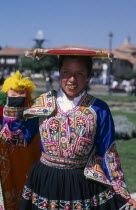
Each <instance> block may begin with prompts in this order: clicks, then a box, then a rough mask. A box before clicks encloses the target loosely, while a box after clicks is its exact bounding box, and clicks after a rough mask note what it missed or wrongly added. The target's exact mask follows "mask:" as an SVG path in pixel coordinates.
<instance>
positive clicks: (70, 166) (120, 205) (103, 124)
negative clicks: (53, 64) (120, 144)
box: [0, 48, 136, 210]
mask: <svg viewBox="0 0 136 210" xmlns="http://www.w3.org/2000/svg"><path fill="white" fill-rule="evenodd" d="M43 52H44V50H43V51H42V53H43ZM53 52H54V51H53ZM64 52H65V53H66V54H68V53H69V55H61V56H60V57H59V64H58V68H59V73H60V83H61V88H60V90H58V91H54V90H53V91H49V92H47V93H44V94H42V95H41V96H39V97H38V98H36V99H35V100H34V101H33V102H32V105H31V106H30V107H28V108H27V109H25V108H24V104H25V99H26V98H27V95H28V93H29V91H28V90H29V88H28V89H27V88H26V87H25V86H24V87H22V89H21V90H20V91H16V90H14V89H11V88H9V90H8V101H7V104H6V106H5V108H4V115H3V128H2V129H1V132H0V136H1V137H2V138H3V139H4V140H5V141H8V142H9V143H10V144H11V145H16V146H18V145H19V146H21V145H22V146H26V145H28V144H30V143H31V141H32V140H33V137H34V135H35V134H36V133H37V132H40V136H41V144H40V147H41V151H42V154H41V158H40V160H39V161H38V162H36V163H35V164H34V166H33V167H32V168H31V170H30V173H29V176H28V178H27V181H26V185H25V187H24V192H23V197H22V205H21V210H30V209H33V210H34V209H39V210H40V209H44V210H47V209H50V210H57V209H60V210H62V209H65V210H70V209H73V210H76V209H78V210H79V209H83V210H91V209H92V210H119V209H120V210H125V209H132V206H128V203H129V204H130V205H134V206H135V207H136V201H134V200H133V199H131V196H130V194H129V192H128V189H127V186H126V184H125V181H124V176H123V172H122V169H121V166H120V160H119V156H118V153H117V149H116V145H115V134H114V123H113V119H112V116H111V113H110V110H109V107H108V105H107V104H106V103H105V102H104V101H102V100H100V99H98V98H95V97H94V96H92V95H89V94H88V93H87V86H88V83H89V80H90V77H91V70H92V59H91V57H90V56H88V54H87V53H88V51H87V53H85V52H86V51H85V50H84V49H82V50H81V49H80V53H81V52H82V56H78V55H73V52H76V53H79V51H78V50H77V49H76V50H75V49H73V48H72V49H71V50H69V51H66V49H64V51H63V53H64ZM57 53H60V54H61V53H62V51H61V50H58V51H57ZM90 53H91V52H90ZM93 53H94V51H93ZM50 54H51V51H50ZM99 56H100V55H99ZM5 85H6V84H5ZM3 91H4V86H3ZM24 109H25V110H24ZM7 133H8V134H10V135H8V136H10V137H7V135H6V134H7ZM18 158H19V157H18Z"/></svg>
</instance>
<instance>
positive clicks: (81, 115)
mask: <svg viewBox="0 0 136 210" xmlns="http://www.w3.org/2000/svg"><path fill="white" fill-rule="evenodd" d="M88 97H89V98H90V96H89V95H86V97H83V99H82V100H81V101H80V103H81V104H80V103H79V106H77V107H75V109H76V111H75V109H73V110H69V111H68V112H67V113H63V112H62V111H61V110H60V109H59V107H58V110H57V112H56V113H55V114H54V115H53V116H52V117H51V118H49V119H46V120H43V119H42V118H41V119H40V133H41V134H40V135H41V139H42V142H43V148H44V149H45V152H46V153H47V154H52V155H55V154H56V156H57V155H60V154H61V156H62V157H63V156H64V157H72V158H74V157H75V158H76V157H77V155H81V156H82V155H85V154H88V153H89V152H90V150H91V148H92V140H89V141H88V140H87V139H89V138H90V139H93V138H94V135H95V130H96V127H95V122H96V114H95V112H94V110H93V109H91V108H88V106H90V104H91V102H93V100H92V101H88V100H87V99H86V98H88ZM84 101H85V102H84ZM87 102H88V104H87ZM82 104H84V106H82ZM90 116H91V117H90ZM81 137H83V139H82V140H81ZM86 140H87V141H86ZM46 142H47V143H50V144H54V143H55V142H58V143H57V144H58V147H59V150H56V152H55V153H53V152H52V150H51V147H50V146H49V145H48V144H46ZM77 144H78V145H77ZM75 148H76V149H75ZM57 152H59V153H57Z"/></svg>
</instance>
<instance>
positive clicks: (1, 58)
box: [0, 47, 30, 75]
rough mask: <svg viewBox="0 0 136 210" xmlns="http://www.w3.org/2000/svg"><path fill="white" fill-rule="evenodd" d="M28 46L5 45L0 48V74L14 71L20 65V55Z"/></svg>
mask: <svg viewBox="0 0 136 210" xmlns="http://www.w3.org/2000/svg"><path fill="white" fill-rule="evenodd" d="M28 50H30V49H28V48H14V47H5V48H0V74H1V75H3V74H8V73H9V72H12V71H15V70H17V69H18V68H19V65H20V56H21V55H24V54H25V52H26V51H28Z"/></svg>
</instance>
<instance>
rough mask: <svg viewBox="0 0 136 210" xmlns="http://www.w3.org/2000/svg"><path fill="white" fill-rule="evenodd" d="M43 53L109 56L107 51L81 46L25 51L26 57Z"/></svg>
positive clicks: (38, 57)
mask: <svg viewBox="0 0 136 210" xmlns="http://www.w3.org/2000/svg"><path fill="white" fill-rule="evenodd" d="M45 55H77V56H90V57H92V58H100V57H107V58H111V54H110V53H109V52H107V51H96V50H90V49H83V48H63V49H57V48H55V49H35V50H34V51H31V52H26V56H27V57H33V58H36V59H40V58H42V57H44V56H45Z"/></svg>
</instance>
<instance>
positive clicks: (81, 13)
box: [0, 0, 136, 48]
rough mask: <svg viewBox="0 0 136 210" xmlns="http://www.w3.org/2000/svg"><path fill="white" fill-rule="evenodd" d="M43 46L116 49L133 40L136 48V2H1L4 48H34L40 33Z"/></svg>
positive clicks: (1, 42) (0, 32) (0, 39)
mask: <svg viewBox="0 0 136 210" xmlns="http://www.w3.org/2000/svg"><path fill="white" fill-rule="evenodd" d="M38 30H42V31H43V33H44V38H45V39H46V42H44V45H43V47H45V48H46V47H47V48H48V47H56V46H61V45H80V46H87V47H96V48H109V33H110V32H112V33H113V37H112V48H116V47H118V46H120V45H121V44H123V43H124V39H125V38H127V37H130V38H131V43H132V44H133V45H134V46H136V0H23V1H19V0H12V1H11V0H3V1H2V0H1V1H0V46H1V47H7V46H8V47H22V48H23V47H24V48H31V47H33V46H34V39H35V37H36V34H37V31H38Z"/></svg>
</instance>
